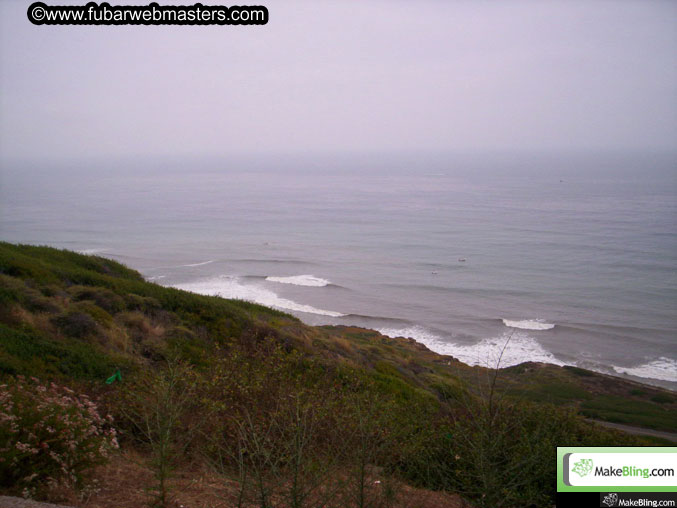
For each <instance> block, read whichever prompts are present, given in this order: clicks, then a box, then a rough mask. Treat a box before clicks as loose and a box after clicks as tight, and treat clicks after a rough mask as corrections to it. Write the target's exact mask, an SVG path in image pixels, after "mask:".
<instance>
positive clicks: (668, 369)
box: [613, 356, 677, 383]
mask: <svg viewBox="0 0 677 508" xmlns="http://www.w3.org/2000/svg"><path fill="white" fill-rule="evenodd" d="M613 369H614V370H615V371H616V372H618V373H619V374H628V375H630V376H636V377H643V378H651V379H660V380H661V381H670V382H672V383H677V361H676V360H675V359H673V358H667V357H665V356H661V357H660V358H658V359H657V360H653V361H651V362H649V363H645V364H643V365H638V366H636V367H616V366H613Z"/></svg>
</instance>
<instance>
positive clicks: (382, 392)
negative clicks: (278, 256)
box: [0, 243, 677, 507]
mask: <svg viewBox="0 0 677 508" xmlns="http://www.w3.org/2000/svg"><path fill="white" fill-rule="evenodd" d="M116 373H118V375H116V376H114V374H116ZM0 375H1V376H2V378H3V380H4V381H5V382H6V383H7V384H6V385H3V386H4V387H5V388H3V389H4V390H6V391H8V393H10V395H11V394H14V395H11V396H13V397H15V399H12V400H14V402H12V403H11V404H10V403H9V402H7V404H8V405H6V406H5V409H4V410H5V414H7V415H9V416H8V417H7V419H6V420H5V421H6V422H9V419H11V418H12V416H13V414H12V410H14V409H12V408H17V407H19V406H18V403H17V402H16V400H28V398H30V397H39V394H40V393H42V391H41V390H38V389H37V388H39V387H44V386H48V385H46V384H44V385H43V383H48V382H53V383H55V385H54V386H55V387H52V388H49V387H48V388H45V389H44V390H45V393H52V392H51V391H50V390H53V394H54V396H55V397H56V394H57V393H62V392H59V390H60V388H57V387H60V386H65V387H67V389H68V390H74V391H75V392H76V393H78V394H83V395H86V396H88V397H90V398H91V399H92V400H94V401H95V402H96V404H97V405H98V409H97V411H99V412H101V413H102V414H103V412H106V413H110V414H111V415H112V416H113V418H114V422H113V423H111V424H108V423H105V422H103V419H102V422H101V423H100V425H101V429H102V430H101V433H102V434H101V435H103V433H105V432H108V433H109V434H106V435H114V434H112V432H115V433H116V434H117V435H118V438H119V441H120V448H121V451H119V452H115V453H113V454H112V455H111V454H106V455H107V457H97V456H96V454H95V453H94V452H92V454H93V455H92V457H90V458H89V460H88V461H84V460H83V461H80V460H79V459H78V458H77V457H76V458H73V460H72V461H71V462H69V463H68V464H69V466H68V467H70V468H72V469H73V471H75V469H77V470H78V473H77V474H73V475H72V476H73V477H72V478H70V479H69V478H65V479H64V478H58V477H56V473H53V472H49V471H52V470H51V469H49V467H50V466H49V460H50V459H49V456H48V455H49V454H48V452H47V449H46V448H45V449H44V450H42V449H39V447H37V446H36V448H35V450H36V451H34V452H31V453H32V454H33V455H31V454H30V453H28V452H26V453H27V454H26V456H23V455H21V457H20V458H19V459H17V462H16V464H23V465H24V466H25V467H26V468H33V470H35V464H36V461H38V462H39V463H40V464H43V465H44V467H45V471H46V472H45V473H44V474H43V473H42V472H40V471H37V472H36V474H35V476H34V477H32V478H31V476H33V474H32V470H30V469H29V470H27V471H24V473H26V474H23V473H22V474H19V473H18V472H17V471H16V467H14V468H9V467H8V465H7V462H9V460H8V461H6V462H5V465H0V480H1V481H2V483H1V484H0V486H1V487H2V488H3V489H4V492H5V493H7V494H17V493H21V492H22V491H25V489H28V490H27V491H26V492H27V493H32V494H33V495H35V496H37V497H46V498H49V499H52V500H60V499H69V500H70V501H71V502H73V499H75V500H76V501H77V502H78V503H79V504H78V505H79V506H125V499H128V505H129V506H134V502H137V503H138V499H139V496H141V498H142V499H147V500H148V501H149V502H150V503H154V504H155V505H156V506H161V505H165V506H169V505H171V503H172V502H178V501H179V500H181V499H184V501H183V502H184V503H189V501H190V499H193V501H192V504H185V506H200V504H198V501H197V499H199V498H200V496H199V495H197V496H195V498H189V500H188V501H186V500H185V496H187V495H188V494H187V492H189V491H190V492H192V491H191V489H193V490H194V489H195V483H194V482H192V483H191V482H190V481H188V480H187V479H195V478H210V482H211V483H210V485H218V486H219V488H215V489H212V491H210V494H209V495H212V494H213V495H214V496H217V497H218V496H221V497H220V499H223V500H224V501H223V502H224V504H223V506H262V507H263V506H269V507H273V506H275V507H277V506H280V507H281V506H295V507H306V506H308V507H310V506H360V507H366V506H414V504H412V503H414V501H412V499H418V500H421V501H420V503H421V504H420V505H419V506H422V507H423V506H428V505H426V504H425V502H426V501H424V499H426V496H429V497H430V499H434V501H431V502H434V504H431V505H429V506H461V504H459V503H460V502H461V501H460V499H461V498H463V499H467V500H469V501H470V502H472V503H474V504H475V505H476V506H528V505H534V506H546V505H548V504H552V500H553V496H554V492H553V489H554V476H555V466H556V464H555V446H557V445H579V444H580V445H584V444H585V445H591V446H593V445H605V444H613V445H631V444H646V443H651V444H656V443H659V444H660V443H661V442H665V441H663V440H659V439H657V438H640V437H635V436H630V435H627V434H623V433H621V432H618V431H614V430H609V429H606V428H603V427H600V426H598V425H595V424H592V423H589V422H587V421H586V418H587V419H595V420H601V421H608V422H614V423H622V424H626V425H631V426H637V427H645V428H650V429H657V430H662V431H667V432H677V423H676V422H677V397H675V395H674V394H673V393H672V392H668V391H665V390H662V389H658V388H654V387H650V386H645V385H641V384H638V383H634V382H630V381H626V380H623V379H620V378H615V377H611V376H605V375H601V374H597V373H593V372H590V371H586V370H583V369H578V368H568V367H565V368H561V367H556V366H553V365H544V364H522V365H518V366H515V367H511V368H507V369H500V370H498V371H492V370H489V369H484V368H480V367H469V366H467V365H464V364H462V363H461V362H459V361H457V360H455V359H454V358H452V357H448V356H442V355H438V354H436V353H434V352H432V351H430V350H428V349H427V348H426V347H425V346H423V345H422V344H419V343H416V342H415V341H413V340H411V339H405V338H397V339H393V338H389V337H385V336H383V335H380V334H379V333H377V332H374V331H371V330H365V329H360V328H352V327H335V326H324V327H311V326H307V325H305V324H303V323H302V322H300V321H299V320H298V319H296V318H295V317H293V316H290V315H288V314H285V313H282V312H279V311H276V310H273V309H269V308H266V307H262V306H259V305H255V304H251V303H248V302H243V301H233V300H224V299H222V298H218V297H208V296H202V295H197V294H192V293H187V292H184V291H180V290H177V289H172V288H166V287H163V286H159V285H157V284H153V283H149V282H146V281H145V280H144V279H143V277H142V276H141V275H140V274H139V273H138V272H136V271H134V270H131V269H129V268H127V267H125V266H123V265H121V264H119V263H117V262H115V261H112V260H109V259H105V258H101V257H96V256H84V255H80V254H76V253H74V252H69V251H63V250H56V249H52V248H48V247H33V246H23V245H20V246H17V245H11V244H7V243H0ZM31 377H34V378H35V379H30V378H31ZM109 378H112V379H109ZM107 379H109V381H110V384H106V383H105V381H106V380H107ZM50 386H51V385H50ZM8 387H9V388H8ZM33 388H35V389H33ZM41 389H42V388H41ZM12 390H14V391H12ZM63 393H66V392H63ZM68 393H69V392H68ZM17 394H18V395H17ZM10 395H6V396H4V399H3V400H5V401H7V400H10V399H9V398H8V397H10ZM17 397H18V398H17ZM21 397H23V399H21ZM59 397H61V399H59V400H63V396H62V395H59ZM74 397H75V396H74ZM10 398H11V397H10ZM31 400H33V399H31ZM35 400H36V401H37V402H35V403H34V404H33V405H31V406H30V408H32V409H31V411H34V412H33V413H30V415H29V416H30V417H31V418H33V419H34V420H32V421H37V420H38V419H39V418H38V417H37V416H36V414H37V413H35V411H39V410H41V409H40V408H43V407H45V404H46V403H44V402H41V401H40V400H38V399H35ZM73 400H75V399H73ZM73 403H74V404H75V405H76V406H77V401H75V402H73ZM12 404H14V405H12ZM28 406H29V405H25V406H22V407H28ZM85 406H87V404H85ZM60 407H62V408H64V409H63V410H64V411H70V409H68V408H67V407H66V404H65V403H62V404H61V406H60ZM26 411H28V410H26ZM92 411H94V410H92ZM26 414H28V412H27V413H26ZM26 414H23V413H22V415H19V416H20V417H22V418H24V417H25V418H28V416H26ZM2 425H5V427H6V428H4V429H3V428H2V427H1V426H2ZM8 425H10V424H9V423H2V422H0V440H3V439H4V440H5V442H4V443H3V442H0V454H2V453H3V450H5V452H6V450H7V449H10V448H12V449H13V448H14V447H13V443H14V442H15V441H16V439H17V437H16V436H17V434H16V432H15V433H12V432H11V429H10V427H8ZM35 425H36V428H37V426H38V424H37V423H35ZM104 428H105V429H107V430H105V431H104V430H103V429H104ZM7 429H10V430H7ZM113 429H114V431H113ZM97 435H98V434H97ZM28 437H30V436H28ZM28 437H27V438H26V439H28ZM38 437H39V436H38ZM38 437H35V436H32V437H30V438H31V439H33V438H35V439H37V440H38V441H39V442H40V445H41V446H42V445H44V444H46V443H52V446H56V445H57V444H58V438H52V440H51V441H50V440H46V439H44V440H40V439H38ZM90 437H91V438H92V439H94V437H93V436H90ZM12 440H14V441H12ZM110 442H113V441H112V440H111V441H110ZM8 443H9V445H10V446H7V444H8ZM64 453H65V452H64ZM69 453H74V452H73V451H71V452H69ZM43 456H44V461H43V462H40V460H42V458H43ZM0 458H2V457H1V456H0ZM7 458H8V459H9V457H7ZM99 458H100V459H101V460H98V459H99ZM76 459H77V460H76ZM95 459H96V460H95ZM12 460H14V456H12ZM31 461H32V462H31ZM1 463H2V461H0V464H1ZM3 468H4V469H3ZM140 468H141V469H140ZM66 469H68V468H66ZM112 470H115V471H117V472H118V473H116V474H117V476H116V474H112V473H111V471H112ZM122 470H128V471H131V472H135V473H133V474H127V475H124V474H121V473H119V472H120V471H122ZM142 470H143V471H145V473H142V472H141V471H142ZM29 471H31V472H29ZM517 472H519V473H520V474H517ZM137 473H138V474H137ZM111 475H112V476H111ZM144 475H145V476H144ZM80 476H81V477H82V478H81V479H80ZM75 477H77V478H75ZM111 478H117V479H116V480H115V481H116V482H122V484H123V485H124V484H125V482H128V487H129V488H128V489H126V490H128V491H129V494H128V497H127V498H125V497H124V496H123V497H122V498H120V492H121V489H120V488H119V486H118V488H110V486H108V487H107V486H106V485H102V486H101V489H100V492H99V493H96V492H94V490H92V489H91V487H89V486H88V485H91V480H92V479H98V480H100V481H101V482H104V483H105V482H106V481H113V480H111ZM140 478H145V479H144V480H143V485H139V484H138V483H139V479H140ZM187 481H188V483H186V482H187ZM144 486H145V488H147V489H149V493H148V495H145V494H143V492H142V491H143V489H144ZM83 489H84V491H86V492H89V494H88V496H77V495H75V494H74V492H76V491H79V492H83ZM87 489H90V490H87ZM106 489H108V490H106ZM204 489H207V490H209V489H208V487H206V486H205V487H204ZM219 489H220V490H219ZM122 491H125V489H122ZM105 492H110V495H109V496H108V497H106V495H104V494H105ZM140 492H141V493H140ZM205 492H206V490H205ZM214 492H217V493H218V495H217V494H215V493H214ZM412 493H415V495H414V494H412ZM424 493H426V494H425V495H424ZM113 494H115V495H116V496H117V497H115V498H113V497H111V496H113ZM74 496H75V497H74ZM144 496H145V497H144ZM181 496H184V498H182V497H181ZM459 496H460V497H459ZM137 505H138V504H137ZM212 505H213V506H217V503H216V501H214V504H207V505H205V506H212Z"/></svg>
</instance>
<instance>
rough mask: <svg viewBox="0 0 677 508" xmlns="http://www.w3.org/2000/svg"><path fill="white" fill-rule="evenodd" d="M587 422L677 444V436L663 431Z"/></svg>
mask: <svg viewBox="0 0 677 508" xmlns="http://www.w3.org/2000/svg"><path fill="white" fill-rule="evenodd" d="M588 421H589V422H592V423H596V424H597V425H601V426H603V427H609V428H610V429H616V430H620V431H623V432H627V433H628V434H636V435H638V436H653V437H662V438H663V439H668V440H670V441H673V442H675V443H677V434H675V433H674V432H667V431H663V430H653V429H644V428H642V427H633V426H631V425H623V424H621V423H611V422H602V421H600V420H588Z"/></svg>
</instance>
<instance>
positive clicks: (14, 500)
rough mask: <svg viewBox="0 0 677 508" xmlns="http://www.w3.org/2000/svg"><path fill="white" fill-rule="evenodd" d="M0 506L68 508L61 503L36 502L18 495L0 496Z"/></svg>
mask: <svg viewBox="0 0 677 508" xmlns="http://www.w3.org/2000/svg"><path fill="white" fill-rule="evenodd" d="M0 508H68V507H67V506H63V505H56V504H49V503H38V502H37V501H32V500H31V499H21V498H20V497H8V496H0Z"/></svg>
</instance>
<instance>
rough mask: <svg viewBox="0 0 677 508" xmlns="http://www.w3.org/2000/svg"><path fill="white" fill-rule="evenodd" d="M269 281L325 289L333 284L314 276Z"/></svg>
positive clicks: (271, 277)
mask: <svg viewBox="0 0 677 508" xmlns="http://www.w3.org/2000/svg"><path fill="white" fill-rule="evenodd" d="M266 280H267V281H270V282H279V283H280V284H293V285H294V286H310V287H317V288H320V287H324V286H328V285H329V284H331V282H330V281H328V280H327V279H321V278H320V277H315V276H314V275H293V276H290V277H273V276H272V275H271V276H268V277H266Z"/></svg>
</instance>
